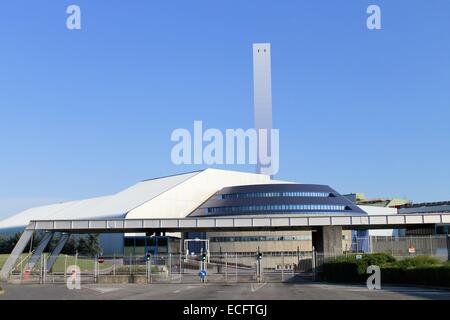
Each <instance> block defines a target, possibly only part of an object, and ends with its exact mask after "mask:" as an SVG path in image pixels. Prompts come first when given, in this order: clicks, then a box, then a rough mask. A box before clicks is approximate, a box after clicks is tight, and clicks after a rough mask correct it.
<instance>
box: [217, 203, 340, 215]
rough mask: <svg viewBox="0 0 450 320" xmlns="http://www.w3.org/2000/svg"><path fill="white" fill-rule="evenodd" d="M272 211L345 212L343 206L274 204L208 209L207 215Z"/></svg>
mask: <svg viewBox="0 0 450 320" xmlns="http://www.w3.org/2000/svg"><path fill="white" fill-rule="evenodd" d="M273 210H337V211H343V210H345V206H341V205H332V204H279V205H277V204H275V205H259V206H231V207H215V208H208V212H209V213H218V212H221V213H222V212H223V213H230V212H243V211H273Z"/></svg>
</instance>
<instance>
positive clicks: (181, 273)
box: [179, 252, 183, 283]
mask: <svg viewBox="0 0 450 320" xmlns="http://www.w3.org/2000/svg"><path fill="white" fill-rule="evenodd" d="M182 268H183V256H182V254H181V252H180V270H179V273H180V283H182V282H183V280H182V277H183V272H182V270H181V269H182Z"/></svg>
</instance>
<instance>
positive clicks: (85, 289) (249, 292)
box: [0, 282, 450, 300]
mask: <svg viewBox="0 0 450 320" xmlns="http://www.w3.org/2000/svg"><path fill="white" fill-rule="evenodd" d="M3 289H4V294H2V295H0V300H5V299H13V300H22V299H25V300H34V299H42V300H48V299H49V300H74V299H75V300H110V299H113V300H216V299H220V300H316V299H325V300H335V299H338V300H342V299H344V300H347V299H348V300H372V299H373V300H375V299H376V300H411V299H433V300H442V299H445V300H450V291H447V290H439V289H430V288H421V287H391V286H389V287H388V286H386V287H383V288H382V290H376V291H373V290H368V289H367V288H366V287H364V286H356V285H335V284H326V283H312V282H305V283H262V284H249V283H239V284H151V285H136V284H127V285H119V284H111V285H99V284H86V285H82V287H81V289H80V290H68V289H67V288H66V286H64V285H3Z"/></svg>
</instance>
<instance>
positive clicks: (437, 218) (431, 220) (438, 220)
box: [423, 215, 441, 223]
mask: <svg viewBox="0 0 450 320" xmlns="http://www.w3.org/2000/svg"><path fill="white" fill-rule="evenodd" d="M423 222H424V223H441V217H440V216H438V215H430V216H424V217H423Z"/></svg>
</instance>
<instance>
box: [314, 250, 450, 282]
mask: <svg viewBox="0 0 450 320" xmlns="http://www.w3.org/2000/svg"><path fill="white" fill-rule="evenodd" d="M370 265H377V266H379V267H380V268H381V281H382V283H383V282H384V283H392V284H419V285H433V286H446V287H447V286H448V287H450V263H448V262H446V263H442V262H440V261H439V260H437V259H434V258H431V257H425V256H418V257H414V258H406V259H403V260H399V261H396V260H395V259H394V258H393V257H392V256H390V255H387V254H364V255H362V258H361V259H359V260H357V259H356V256H355V255H351V256H346V257H340V258H338V259H335V260H333V261H329V262H326V263H324V264H323V269H322V273H321V276H322V278H323V279H324V280H327V281H331V282H350V283H352V282H358V283H365V282H366V280H367V278H368V277H369V274H367V273H366V270H367V267H368V266H370Z"/></svg>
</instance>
